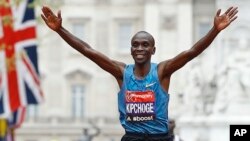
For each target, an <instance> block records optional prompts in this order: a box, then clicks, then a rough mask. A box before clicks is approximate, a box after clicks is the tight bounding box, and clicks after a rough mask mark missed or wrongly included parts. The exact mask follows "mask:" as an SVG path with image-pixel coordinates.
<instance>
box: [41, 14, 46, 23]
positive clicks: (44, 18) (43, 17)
mask: <svg viewBox="0 0 250 141" xmlns="http://www.w3.org/2000/svg"><path fill="white" fill-rule="evenodd" d="M41 17H42V19H43V20H44V21H45V22H46V21H47V18H46V17H45V16H44V15H43V14H41Z"/></svg>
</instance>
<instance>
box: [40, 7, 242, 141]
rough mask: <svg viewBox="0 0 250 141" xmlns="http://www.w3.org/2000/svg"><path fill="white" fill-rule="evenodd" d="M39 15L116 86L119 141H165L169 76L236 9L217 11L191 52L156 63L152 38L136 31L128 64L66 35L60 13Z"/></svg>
mask: <svg viewBox="0 0 250 141" xmlns="http://www.w3.org/2000/svg"><path fill="white" fill-rule="evenodd" d="M42 12H43V14H41V16H42V18H43V20H44V21H45V23H46V24H47V26H48V27H49V28H50V29H52V30H54V31H55V32H57V33H58V34H59V35H60V36H61V37H62V38H63V39H64V40H65V41H66V42H67V43H68V44H69V45H70V46H71V47H73V48H74V49H76V50H77V51H79V52H80V53H81V54H83V55H84V56H86V57H87V58H89V59H90V60H92V61H93V62H95V63H96V64H97V65H98V66H99V67H101V68H102V69H103V70H105V71H107V72H108V73H110V74H111V75H112V76H114V77H115V79H116V80H117V83H118V84H119V87H120V92H119V94H118V103H119V104H118V105H119V112H120V122H121V125H122V126H123V128H124V129H125V132H126V134H125V135H124V136H123V137H122V141H145V140H148V141H167V140H169V138H170V136H169V135H168V124H167V123H168V101H169V94H168V89H169V84H170V78H171V75H172V74H173V73H174V72H175V71H177V70H178V69H180V68H181V67H183V66H184V65H185V64H186V63H188V62H189V61H191V60H192V59H193V58H195V57H196V56H198V55H199V54H200V53H202V52H203V51H204V50H205V49H206V48H207V47H208V46H209V45H210V44H211V43H212V41H213V40H214V39H215V37H216V36H217V35H218V34H219V33H220V31H222V30H223V29H225V28H226V27H228V25H229V24H230V23H231V22H233V21H234V20H235V19H236V18H237V16H236V14H237V12H238V10H237V7H230V8H229V9H227V11H226V12H225V13H224V14H222V15H220V12H221V10H218V11H217V14H216V15H215V18H214V26H213V27H212V28H211V30H210V31H209V32H208V33H207V35H206V36H205V37H203V38H202V39H201V40H199V41H198V42H197V43H196V44H194V46H193V47H192V48H191V49H189V50H186V51H183V52H182V53H180V54H179V55H177V56H176V57H174V58H172V59H168V60H165V61H162V62H160V63H159V64H155V63H151V56H152V55H153V54H154V53H155V50H156V48H155V41H154V38H153V37H152V35H150V34H149V33H147V32H145V31H140V32H137V33H136V34H135V35H134V36H133V38H132V39H131V55H132V57H133V59H134V64H131V65H126V64H125V63H122V62H118V61H116V60H112V59H110V58H108V57H107V56H105V55H104V54H102V53H101V52H98V51H96V50H94V49H93V48H91V46H90V45H88V44H87V43H86V42H84V41H82V40H80V39H78V38H77V37H75V36H74V35H72V34H71V33H70V32H68V31H67V30H66V29H65V28H64V27H63V26H62V17H61V12H60V11H59V12H58V13H57V15H55V14H54V13H53V12H52V11H51V9H50V8H49V7H46V6H44V7H43V8H42Z"/></svg>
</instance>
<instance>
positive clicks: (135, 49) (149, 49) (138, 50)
mask: <svg viewBox="0 0 250 141" xmlns="http://www.w3.org/2000/svg"><path fill="white" fill-rule="evenodd" d="M154 53H155V47H154V39H153V37H152V36H151V35H150V34H148V33H144V32H142V33H137V34H136V35H135V36H134V37H133V38H132V40H131V55H132V57H133V58H134V60H135V63H137V64H145V63H147V62H150V61H151V56H152V55H153V54H154Z"/></svg>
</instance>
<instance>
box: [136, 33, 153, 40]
mask: <svg viewBox="0 0 250 141" xmlns="http://www.w3.org/2000/svg"><path fill="white" fill-rule="evenodd" d="M131 41H132V42H134V41H147V42H152V40H151V36H150V35H149V34H147V33H137V34H135V36H134V37H133V38H132V40H131Z"/></svg>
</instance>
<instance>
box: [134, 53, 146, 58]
mask: <svg viewBox="0 0 250 141" xmlns="http://www.w3.org/2000/svg"><path fill="white" fill-rule="evenodd" d="M144 56H145V55H144V54H136V55H135V57H136V58H137V59H142V58H144Z"/></svg>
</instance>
